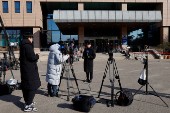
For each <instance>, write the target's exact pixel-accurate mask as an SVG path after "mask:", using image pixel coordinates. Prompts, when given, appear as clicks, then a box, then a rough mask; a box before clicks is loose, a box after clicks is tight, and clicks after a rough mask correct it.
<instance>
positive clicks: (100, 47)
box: [96, 39, 108, 52]
mask: <svg viewBox="0 0 170 113" xmlns="http://www.w3.org/2000/svg"><path fill="white" fill-rule="evenodd" d="M107 43H108V39H96V52H106V45H107Z"/></svg>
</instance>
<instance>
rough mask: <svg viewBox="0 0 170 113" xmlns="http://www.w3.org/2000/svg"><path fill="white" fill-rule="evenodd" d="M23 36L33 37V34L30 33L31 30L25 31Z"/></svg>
mask: <svg viewBox="0 0 170 113" xmlns="http://www.w3.org/2000/svg"><path fill="white" fill-rule="evenodd" d="M23 38H24V39H28V38H33V34H32V33H30V32H25V33H24V37H23Z"/></svg>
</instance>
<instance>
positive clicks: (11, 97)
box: [0, 95, 24, 110]
mask: <svg viewBox="0 0 170 113" xmlns="http://www.w3.org/2000/svg"><path fill="white" fill-rule="evenodd" d="M21 98H22V97H19V96H15V95H4V96H0V100H2V101H5V102H11V103H13V104H14V105H16V106H17V107H18V108H20V109H21V110H23V109H24V103H23V102H20V100H21Z"/></svg>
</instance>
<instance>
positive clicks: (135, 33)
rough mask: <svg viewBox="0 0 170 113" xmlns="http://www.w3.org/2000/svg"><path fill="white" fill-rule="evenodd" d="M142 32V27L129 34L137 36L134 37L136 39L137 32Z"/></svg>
mask: <svg viewBox="0 0 170 113" xmlns="http://www.w3.org/2000/svg"><path fill="white" fill-rule="evenodd" d="M141 33H143V32H142V29H138V30H135V31H132V32H131V33H130V34H129V35H128V36H131V35H134V36H135V37H134V39H136V38H137V34H141Z"/></svg>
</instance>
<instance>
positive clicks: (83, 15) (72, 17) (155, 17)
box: [53, 10, 162, 23]
mask: <svg viewBox="0 0 170 113" xmlns="http://www.w3.org/2000/svg"><path fill="white" fill-rule="evenodd" d="M53 20H54V22H55V23H74V22H76V23H77V22H78V23H79V22H82V23H85V22H86V23H87V22H138V23H140V22H143V23H148V22H160V21H161V20H162V16H161V11H110V10H109V11H105V10H104V11H103V10H100V11H99V10H97V11H92V10H83V11H79V10H54V12H53Z"/></svg>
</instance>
